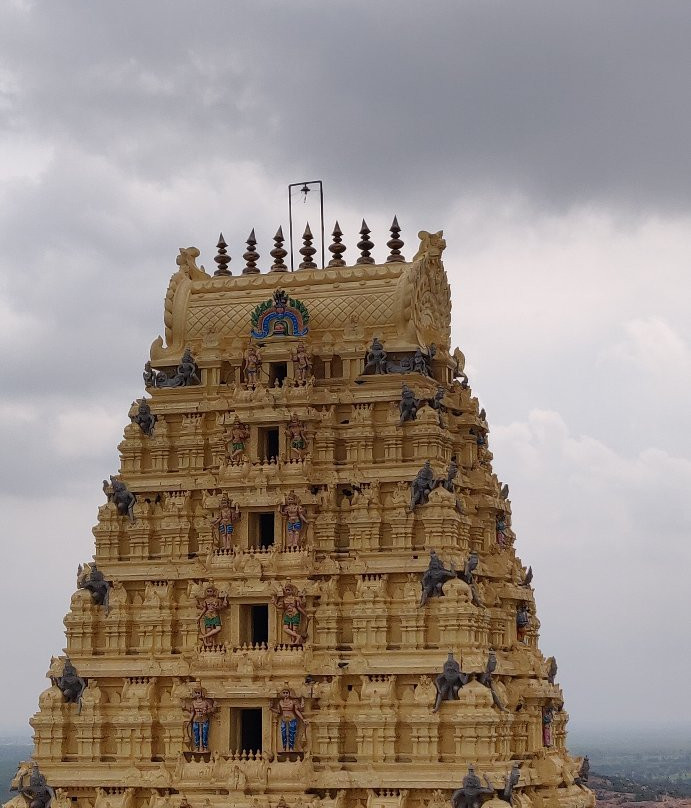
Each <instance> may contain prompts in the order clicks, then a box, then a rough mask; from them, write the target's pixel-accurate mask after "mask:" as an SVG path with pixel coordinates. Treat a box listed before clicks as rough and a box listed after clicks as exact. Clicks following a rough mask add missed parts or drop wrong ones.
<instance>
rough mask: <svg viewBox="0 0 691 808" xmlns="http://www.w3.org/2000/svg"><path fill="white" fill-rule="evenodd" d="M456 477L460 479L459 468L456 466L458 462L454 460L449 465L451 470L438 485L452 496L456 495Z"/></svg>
mask: <svg viewBox="0 0 691 808" xmlns="http://www.w3.org/2000/svg"><path fill="white" fill-rule="evenodd" d="M456 477H458V466H457V465H456V461H455V460H452V461H451V462H450V463H449V468H448V470H447V472H446V477H444V478H443V479H441V480H439V482H438V485H440V486H441V487H442V488H443V489H444V490H446V491H448V492H449V493H450V494H454V493H455V492H456V483H455V480H456Z"/></svg>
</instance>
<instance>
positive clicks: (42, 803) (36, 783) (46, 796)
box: [10, 763, 55, 808]
mask: <svg viewBox="0 0 691 808" xmlns="http://www.w3.org/2000/svg"><path fill="white" fill-rule="evenodd" d="M10 791H17V792H18V793H19V795H20V796H21V797H23V798H24V799H25V800H26V804H27V806H28V808H48V805H49V804H50V802H51V800H53V799H54V797H55V792H54V791H53V789H52V788H51V787H50V786H49V785H48V781H47V780H46V778H45V777H44V776H43V775H42V774H41V772H40V770H39V768H38V763H32V764H31V769H29V767H28V765H27V764H26V763H20V764H19V768H18V770H17V774H16V775H15V777H14V779H13V780H12V785H11V786H10Z"/></svg>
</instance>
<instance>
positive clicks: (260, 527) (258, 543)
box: [249, 511, 276, 549]
mask: <svg viewBox="0 0 691 808" xmlns="http://www.w3.org/2000/svg"><path fill="white" fill-rule="evenodd" d="M275 523H276V519H275V514H274V512H273V511H262V512H259V513H251V514H250V520H249V544H250V547H255V548H259V547H261V548H263V549H266V548H268V547H271V546H272V545H273V543H274V541H275V540H276V535H275V532H274V531H275Z"/></svg>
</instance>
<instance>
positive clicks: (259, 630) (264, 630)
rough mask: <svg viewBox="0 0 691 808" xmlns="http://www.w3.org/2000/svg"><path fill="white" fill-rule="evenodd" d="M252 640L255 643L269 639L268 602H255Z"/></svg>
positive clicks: (252, 618) (252, 614) (252, 615)
mask: <svg viewBox="0 0 691 808" xmlns="http://www.w3.org/2000/svg"><path fill="white" fill-rule="evenodd" d="M251 620H252V642H253V643H254V644H255V645H259V644H260V643H267V642H268V641H269V607H268V605H267V604H266V603H255V604H254V605H253V606H252V611H251Z"/></svg>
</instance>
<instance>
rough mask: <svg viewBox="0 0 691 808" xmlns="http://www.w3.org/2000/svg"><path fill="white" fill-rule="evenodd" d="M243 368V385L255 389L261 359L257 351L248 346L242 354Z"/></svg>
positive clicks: (254, 347) (252, 346)
mask: <svg viewBox="0 0 691 808" xmlns="http://www.w3.org/2000/svg"><path fill="white" fill-rule="evenodd" d="M244 360H245V368H244V371H243V372H244V376H245V384H246V385H247V386H248V387H252V388H254V387H256V386H257V384H259V374H260V372H261V369H262V357H261V354H260V353H259V349H258V348H257V347H256V346H254V345H252V344H250V345H249V347H248V348H247V350H246V351H245V354H244Z"/></svg>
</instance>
